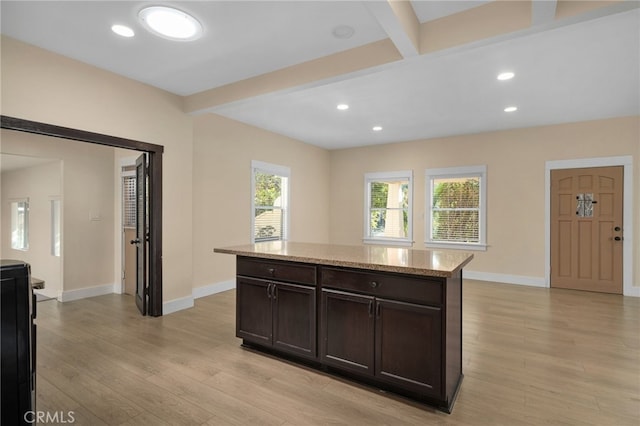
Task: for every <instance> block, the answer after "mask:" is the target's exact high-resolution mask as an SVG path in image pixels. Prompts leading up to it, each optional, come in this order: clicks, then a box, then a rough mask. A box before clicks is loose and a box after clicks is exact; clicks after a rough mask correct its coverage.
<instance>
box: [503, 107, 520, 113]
mask: <svg viewBox="0 0 640 426" xmlns="http://www.w3.org/2000/svg"><path fill="white" fill-rule="evenodd" d="M517 110H518V107H517V106H508V107H506V108H505V109H504V112H515V111H517Z"/></svg>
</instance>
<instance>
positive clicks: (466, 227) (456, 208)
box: [431, 177, 480, 243]
mask: <svg viewBox="0 0 640 426" xmlns="http://www.w3.org/2000/svg"><path fill="white" fill-rule="evenodd" d="M433 186H434V188H433V206H432V210H433V218H432V221H431V224H432V227H433V228H432V234H431V235H432V239H433V240H434V241H457V242H465V243H477V242H479V241H480V234H479V230H480V229H479V226H478V218H479V212H480V178H478V177H473V178H457V179H456V178H451V179H434V180H433Z"/></svg>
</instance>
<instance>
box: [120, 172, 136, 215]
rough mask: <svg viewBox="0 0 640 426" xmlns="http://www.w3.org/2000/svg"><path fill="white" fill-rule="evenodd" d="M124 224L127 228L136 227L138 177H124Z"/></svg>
mask: <svg viewBox="0 0 640 426" xmlns="http://www.w3.org/2000/svg"><path fill="white" fill-rule="evenodd" d="M122 206H123V211H122V226H124V227H125V228H135V227H136V208H137V206H136V177H135V176H125V177H123V178H122Z"/></svg>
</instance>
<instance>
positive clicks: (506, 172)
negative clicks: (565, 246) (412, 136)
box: [330, 117, 640, 285]
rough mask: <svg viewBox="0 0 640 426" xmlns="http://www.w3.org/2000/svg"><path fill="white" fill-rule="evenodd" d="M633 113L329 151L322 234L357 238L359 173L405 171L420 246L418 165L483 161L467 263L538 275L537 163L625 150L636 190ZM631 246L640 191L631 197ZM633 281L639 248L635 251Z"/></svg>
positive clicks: (349, 240)
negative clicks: (481, 212) (483, 193)
mask: <svg viewBox="0 0 640 426" xmlns="http://www.w3.org/2000/svg"><path fill="white" fill-rule="evenodd" d="M639 128H640V120H639V118H638V117H630V118H619V119H611V120H602V121H592V122H584V123H577V124H567V125H558V126H548V127H537V128H530V129H521V130H510V131H501V132H490V133H483V134H475V135H467V136H456V137H450V138H439V139H431V140H421V141H414V142H405V143H397V144H388V145H382V146H371V147H364V148H354V149H345V150H336V151H332V152H331V213H330V230H331V232H330V240H331V242H333V243H341V244H360V243H361V242H362V238H363V222H362V221H363V205H364V204H363V203H364V200H363V198H364V189H363V179H364V177H363V176H364V174H365V173H367V172H383V171H396V170H406V169H413V171H414V210H413V214H414V216H413V217H414V235H413V238H414V241H415V244H414V247H415V248H423V247H424V237H425V226H424V211H425V176H424V171H425V169H426V168H438V167H457V166H472V165H482V164H485V165H487V183H488V188H487V199H488V202H487V208H488V213H487V216H488V217H487V230H488V232H487V242H488V244H489V248H488V249H487V251H486V252H475V259H474V260H473V262H472V263H471V264H470V265H469V267H468V269H469V270H472V271H478V272H486V273H494V274H506V275H519V276H524V277H534V278H543V277H544V275H545V237H544V236H545V226H544V225H545V207H544V206H545V162H546V161H550V160H567V159H578V158H590V157H611V156H624V155H632V156H633V158H634V170H636V173H635V190H634V192H635V194H638V190H639V189H640V178H639V177H638V175H639V174H640V173H638V171H639V169H640V167H639V164H638V158H639V157H640V134H639ZM634 212H635V214H634V217H633V218H626V221H627V223H629V222H631V223H633V226H634V229H635V238H634V242H635V245H636V247H637V246H638V242H639V241H640V196H636V197H635V200H634ZM633 256H634V260H635V262H634V264H635V275H634V276H635V279H634V283H635V284H636V285H640V283H639V282H638V281H639V280H638V277H639V276H640V269H639V266H638V265H640V250H637V249H636V250H635V253H634V255H633Z"/></svg>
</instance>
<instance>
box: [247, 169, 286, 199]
mask: <svg viewBox="0 0 640 426" xmlns="http://www.w3.org/2000/svg"><path fill="white" fill-rule="evenodd" d="M255 191H256V193H255V198H254V202H255V205H256V206H281V205H282V199H281V197H282V177H281V176H278V175H274V174H269V173H264V172H261V171H258V170H256V172H255Z"/></svg>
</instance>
